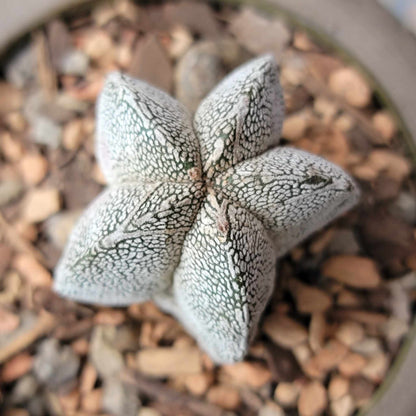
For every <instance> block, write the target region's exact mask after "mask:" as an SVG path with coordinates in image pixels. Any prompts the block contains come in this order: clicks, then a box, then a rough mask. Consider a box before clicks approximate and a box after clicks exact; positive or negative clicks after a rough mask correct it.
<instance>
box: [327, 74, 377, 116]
mask: <svg viewBox="0 0 416 416" xmlns="http://www.w3.org/2000/svg"><path fill="white" fill-rule="evenodd" d="M329 88H330V89H331V90H332V91H333V92H334V93H336V94H337V95H339V96H341V97H342V98H343V99H345V101H346V102H347V103H348V104H350V105H352V106H354V107H359V108H362V107H366V106H367V105H368V104H369V103H370V100H371V89H370V87H369V86H368V83H367V81H366V80H365V79H364V78H363V77H362V75H361V74H360V73H359V72H358V71H357V70H356V69H354V68H341V69H338V70H336V71H334V72H333V73H332V74H331V75H330V77H329Z"/></svg>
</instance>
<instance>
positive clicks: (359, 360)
mask: <svg viewBox="0 0 416 416" xmlns="http://www.w3.org/2000/svg"><path fill="white" fill-rule="evenodd" d="M366 364H367V360H366V359H365V358H364V357H363V356H362V355H359V354H356V353H354V352H352V353H349V354H347V355H346V356H345V357H344V359H343V360H342V361H341V362H340V363H339V365H338V370H339V372H340V373H341V374H342V375H343V376H345V377H352V376H355V375H357V374H359V373H360V371H361V370H362V369H363V368H364V367H365V365H366Z"/></svg>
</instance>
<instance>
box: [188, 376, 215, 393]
mask: <svg viewBox="0 0 416 416" xmlns="http://www.w3.org/2000/svg"><path fill="white" fill-rule="evenodd" d="M213 382H214V377H213V374H212V373H199V374H190V375H187V376H184V384H185V386H186V388H187V389H188V391H189V392H191V393H192V394H195V395H197V396H201V395H202V394H205V393H206V392H207V390H208V388H209V387H210V386H211V385H212V383H213Z"/></svg>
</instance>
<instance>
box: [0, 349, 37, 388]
mask: <svg viewBox="0 0 416 416" xmlns="http://www.w3.org/2000/svg"><path fill="white" fill-rule="evenodd" d="M32 366H33V356H31V355H30V354H29V353H27V352H22V353H20V354H18V355H15V356H14V357H13V358H11V359H9V360H8V361H6V362H5V363H4V365H3V368H2V369H1V372H0V379H1V380H2V381H3V382H4V383H10V382H12V381H15V380H17V379H18V378H20V377H22V376H24V375H25V374H27V373H28V372H29V371H30V370H31V369H32Z"/></svg>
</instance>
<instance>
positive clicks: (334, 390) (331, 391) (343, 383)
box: [328, 375, 350, 401]
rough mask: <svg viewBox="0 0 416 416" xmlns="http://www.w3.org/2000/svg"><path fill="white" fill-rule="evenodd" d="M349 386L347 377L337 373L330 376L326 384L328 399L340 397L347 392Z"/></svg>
mask: <svg viewBox="0 0 416 416" xmlns="http://www.w3.org/2000/svg"><path fill="white" fill-rule="evenodd" d="M349 388H350V382H349V380H348V379H347V378H345V377H343V376H339V375H335V376H332V377H331V380H330V382H329V386H328V395H329V399H330V400H331V401H332V400H338V399H340V398H341V397H343V396H345V395H346V394H347V393H348V391H349Z"/></svg>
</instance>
